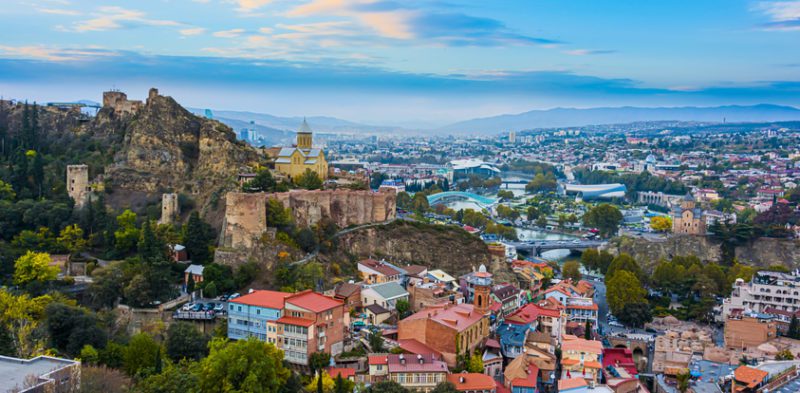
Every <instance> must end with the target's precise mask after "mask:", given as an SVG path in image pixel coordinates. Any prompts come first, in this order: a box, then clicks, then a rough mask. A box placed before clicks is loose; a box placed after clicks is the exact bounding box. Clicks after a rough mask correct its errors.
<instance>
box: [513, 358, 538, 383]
mask: <svg viewBox="0 0 800 393" xmlns="http://www.w3.org/2000/svg"><path fill="white" fill-rule="evenodd" d="M538 380H539V367H536V365H535V364H533V363H530V364H528V377H527V378H515V379H514V380H512V381H511V387H512V388H515V387H517V388H535V387H536V383H537V381H538Z"/></svg>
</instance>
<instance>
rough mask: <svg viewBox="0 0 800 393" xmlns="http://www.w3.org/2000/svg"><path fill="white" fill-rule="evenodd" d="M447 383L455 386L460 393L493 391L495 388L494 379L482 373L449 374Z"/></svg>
mask: <svg viewBox="0 0 800 393" xmlns="http://www.w3.org/2000/svg"><path fill="white" fill-rule="evenodd" d="M447 381H448V382H450V383H452V384H453V385H455V387H456V390H460V391H475V390H492V389H494V388H495V383H494V379H493V378H492V377H490V376H488V375H486V374H481V373H458V374H448V375H447ZM462 381H463V382H462Z"/></svg>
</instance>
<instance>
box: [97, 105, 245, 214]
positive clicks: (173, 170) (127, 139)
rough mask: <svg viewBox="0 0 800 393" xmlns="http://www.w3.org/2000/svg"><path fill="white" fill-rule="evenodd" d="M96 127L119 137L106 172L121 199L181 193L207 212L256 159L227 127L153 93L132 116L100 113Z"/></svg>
mask: <svg viewBox="0 0 800 393" xmlns="http://www.w3.org/2000/svg"><path fill="white" fill-rule="evenodd" d="M95 123H96V124H98V125H107V126H111V127H115V128H117V129H116V130H113V131H112V133H122V134H123V139H122V144H121V146H120V148H119V150H118V152H117V153H116V155H115V157H114V164H113V165H111V166H110V167H109V168H107V170H106V175H107V177H108V178H109V179H110V182H111V185H112V187H113V190H114V193H119V196H120V197H121V198H123V199H124V198H130V197H131V196H134V195H136V194H142V195H148V196H151V195H155V196H158V197H160V194H161V193H163V192H180V193H184V194H187V195H190V196H192V197H193V198H194V199H195V200H196V201H197V202H198V207H200V208H206V209H207V208H208V205H209V204H215V203H216V201H218V200H219V199H221V198H222V197H224V193H225V191H226V190H228V189H230V188H232V187H234V186H235V184H236V175H237V174H238V173H239V172H240V171H241V170H242V168H243V167H245V166H246V165H249V164H252V163H254V162H256V160H257V158H258V157H257V154H256V151H255V149H253V148H252V147H250V146H249V145H247V144H245V143H243V142H240V141H237V140H236V135H235V133H234V132H233V130H231V129H230V128H229V127H227V126H225V125H223V124H222V123H219V122H217V121H214V120H209V119H206V118H202V117H198V116H195V115H194V114H192V113H191V112H189V111H187V110H186V109H184V108H183V107H181V106H180V105H179V104H178V103H177V102H176V101H175V100H174V99H172V98H171V97H166V96H161V95H159V94H158V93H157V91H155V92H154V91H153V90H151V94H150V96H149V98H148V99H147V102H146V103H145V104H144V105H143V106H142V107H141V108H140V109H138V110H137V111H135V112H134V113H117V112H116V111H114V110H107V108H104V110H103V111H101V112H100V113H99V114H98V116H97V117H96V119H95ZM101 128H106V127H101ZM118 199H119V198H118ZM219 205H220V207H221V206H222V203H220V204H219Z"/></svg>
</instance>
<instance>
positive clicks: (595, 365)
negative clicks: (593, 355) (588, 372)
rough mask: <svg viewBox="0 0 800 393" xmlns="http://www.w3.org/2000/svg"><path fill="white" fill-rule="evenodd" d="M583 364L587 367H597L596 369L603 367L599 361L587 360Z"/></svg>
mask: <svg viewBox="0 0 800 393" xmlns="http://www.w3.org/2000/svg"><path fill="white" fill-rule="evenodd" d="M583 365H584V366H586V367H589V368H597V369H600V368H603V365H602V364H600V362H593V361H588V362H585V363H583Z"/></svg>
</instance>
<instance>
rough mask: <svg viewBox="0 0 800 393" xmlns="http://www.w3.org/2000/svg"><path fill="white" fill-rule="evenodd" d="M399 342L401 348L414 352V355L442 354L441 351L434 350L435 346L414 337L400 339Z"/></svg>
mask: <svg viewBox="0 0 800 393" xmlns="http://www.w3.org/2000/svg"><path fill="white" fill-rule="evenodd" d="M397 343H398V344H399V346H400V349H402V350H403V351H405V352H406V353H410V354H414V355H418V354H419V355H422V354H431V353H432V354H434V355H436V356H441V353H439V352H438V351H436V350H434V349H433V348H431V347H429V346H427V345H425V344H423V343H421V342H419V341H417V340H415V339H413V338H409V339H404V340H398V341H397Z"/></svg>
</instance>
